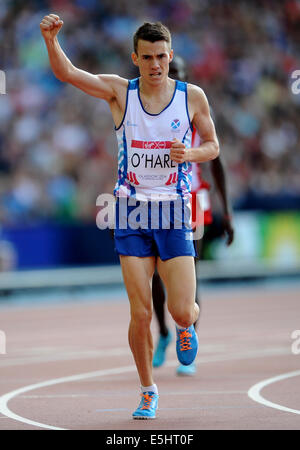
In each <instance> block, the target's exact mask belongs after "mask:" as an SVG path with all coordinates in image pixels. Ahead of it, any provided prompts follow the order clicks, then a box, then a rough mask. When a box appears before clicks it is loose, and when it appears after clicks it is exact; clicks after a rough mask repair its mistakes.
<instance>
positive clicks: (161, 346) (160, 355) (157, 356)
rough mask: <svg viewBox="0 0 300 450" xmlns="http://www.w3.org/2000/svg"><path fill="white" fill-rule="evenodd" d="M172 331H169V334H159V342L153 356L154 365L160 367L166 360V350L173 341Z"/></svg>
mask: <svg viewBox="0 0 300 450" xmlns="http://www.w3.org/2000/svg"><path fill="white" fill-rule="evenodd" d="M172 337H173V336H172V333H171V332H170V331H168V334H167V336H166V337H165V336H162V335H160V336H159V340H158V344H157V347H156V350H155V352H154V356H153V362H152V364H153V367H160V366H162V365H163V363H164V362H165V360H166V350H167V347H168V345H169V344H170V342H171V341H172Z"/></svg>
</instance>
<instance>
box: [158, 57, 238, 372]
mask: <svg viewBox="0 0 300 450" xmlns="http://www.w3.org/2000/svg"><path fill="white" fill-rule="evenodd" d="M169 76H170V77H171V78H174V79H177V80H181V81H186V80H187V71H186V64H185V62H184V60H183V59H182V58H181V57H180V56H175V57H174V58H173V60H172V62H171V63H170V69H169ZM198 145H200V137H199V135H198V133H197V130H196V129H194V131H193V135H192V147H196V146H198ZM210 164H211V165H210V169H211V172H212V176H213V179H214V182H215V185H216V187H217V190H218V194H219V196H220V199H221V202H222V208H223V220H222V226H223V230H224V233H226V234H227V245H231V243H232V242H233V238H234V230H233V225H232V221H231V212H230V211H231V208H230V204H229V201H228V198H227V189H226V177H225V169H224V166H223V163H222V159H221V157H220V156H218V157H217V158H215V159H214V160H212V161H211V163H210ZM192 173H193V180H192V197H193V198H192V208H193V210H195V208H196V207H197V197H196V195H197V194H199V199H200V202H201V205H200V206H201V209H202V211H203V220H204V225H205V226H206V225H209V224H211V223H212V211H211V204H210V201H209V193H208V191H209V189H210V186H209V184H208V183H207V182H206V181H205V180H204V179H203V177H202V174H201V167H200V164H197V163H193V170H192ZM200 217H201V216H200ZM197 225H200V224H197ZM201 245H202V239H199V240H198V241H197V250H198V253H200V252H201ZM198 256H199V257H200V255H198ZM196 261H197V259H195V265H196ZM152 297H153V306H154V311H155V315H156V317H157V320H158V326H159V334H160V335H159V339H158V342H157V346H156V349H155V352H154V357H153V366H154V367H160V366H162V365H163V364H164V362H165V359H166V350H167V347H168V345H169V344H170V342H171V340H172V333H171V331H170V330H169V329H168V327H167V325H166V320H165V300H166V297H165V291H164V288H163V284H162V281H161V279H160V277H159V275H158V273H157V272H155V273H154V275H153V279H152ZM199 300H200V298H199V287H198V284H197V287H196V299H195V301H196V303H197V304H198V305H199ZM197 323H198V321H196V322H195V324H194V326H195V328H196V326H197ZM195 372H196V365H195V361H194V362H193V363H191V364H189V365H183V364H180V365H179V366H178V367H177V369H176V373H177V374H178V375H182V376H185V375H194V374H195Z"/></svg>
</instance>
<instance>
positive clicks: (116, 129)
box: [115, 80, 130, 131]
mask: <svg viewBox="0 0 300 450" xmlns="http://www.w3.org/2000/svg"><path fill="white" fill-rule="evenodd" d="M129 86H130V80H128V86H127V92H126V105H125V110H124V115H123V118H122V120H121V123H120V125H119V126H118V128H117V127H116V126H115V131H118V130H119V129H120V128H121V126H122V125H123V122H124V119H125V116H126V112H127V105H128V92H129V89H130V87H129Z"/></svg>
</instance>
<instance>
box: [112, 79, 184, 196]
mask: <svg viewBox="0 0 300 450" xmlns="http://www.w3.org/2000/svg"><path fill="white" fill-rule="evenodd" d="M116 135H117V140H118V148H119V154H118V181H117V183H116V186H115V190H114V194H115V196H117V197H134V198H136V200H143V201H151V200H167V199H168V200H169V199H177V198H186V197H189V196H190V191H191V183H192V165H191V163H190V162H184V163H182V164H177V163H175V162H174V161H171V159H170V147H171V141H172V140H173V139H174V138H177V139H178V140H180V141H181V142H183V143H184V144H185V146H186V147H187V148H189V147H190V146H191V140H192V125H191V122H190V118H189V113H188V103H187V84H186V83H184V82H181V81H176V82H175V90H174V94H173V97H172V99H171V101H170V103H169V104H168V105H167V106H166V107H165V108H164V109H163V110H162V111H161V112H160V113H159V114H150V113H148V112H146V111H145V109H144V107H143V104H142V101H141V98H140V94H139V78H136V79H134V80H130V81H129V82H128V89H127V100H126V108H125V113H124V117H123V120H122V123H121V125H120V126H119V127H118V128H116Z"/></svg>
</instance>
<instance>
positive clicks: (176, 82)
mask: <svg viewBox="0 0 300 450" xmlns="http://www.w3.org/2000/svg"><path fill="white" fill-rule="evenodd" d="M139 80H140V79H139V78H138V98H139V101H140V105H141V107H142V109H143V111H144V113H146V114H148V115H149V116H159V115H160V114H161V113H162V112H164V111H165V110H166V109H167V108H169V106H170V105H171V103H172V102H173V100H174V97H175V94H176V91H177V86H178V83H179V82H178V81H177V80H175V89H174V92H173V95H172V98H171V100H170V102H169V103H168V104H167V106H165V108H164V109H163V110H162V111H160V112H159V113H158V114H152V113H149V112H147V111H146V110H145V108H144V106H143V103H142V100H141V97H140V83H139Z"/></svg>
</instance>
